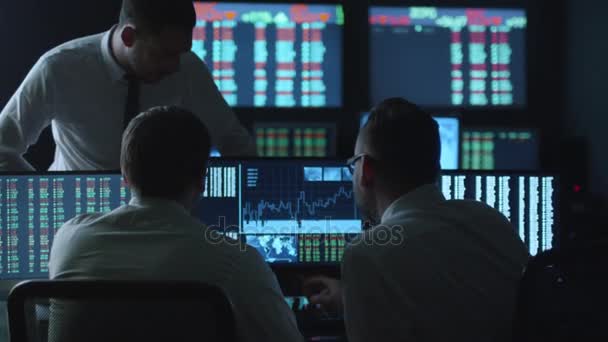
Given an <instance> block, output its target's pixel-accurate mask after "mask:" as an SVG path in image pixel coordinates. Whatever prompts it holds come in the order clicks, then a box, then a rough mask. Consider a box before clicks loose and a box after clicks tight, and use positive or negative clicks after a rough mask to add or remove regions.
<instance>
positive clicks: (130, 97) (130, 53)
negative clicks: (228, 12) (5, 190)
mask: <svg viewBox="0 0 608 342" xmlns="http://www.w3.org/2000/svg"><path fill="white" fill-rule="evenodd" d="M195 24H196V13H195V10H194V5H193V3H192V1H191V0H171V1H167V0H123V4H122V10H121V13H120V20H119V23H118V24H117V25H115V26H114V27H112V28H111V29H110V30H109V31H108V32H105V33H101V34H97V35H93V36H88V37H84V38H79V39H76V40H73V41H70V42H67V43H64V44H62V45H60V46H58V47H56V48H54V49H52V50H50V51H48V52H47V53H45V54H44V55H43V56H42V57H41V58H40V60H39V61H38V62H37V63H36V65H35V66H34V67H33V68H32V70H31V71H30V72H29V74H28V75H27V76H26V78H25V80H24V81H23V83H22V84H21V86H20V87H19V89H18V90H17V92H16V93H15V94H14V95H13V96H12V98H11V99H10V100H9V102H8V104H7V105H6V107H5V108H4V109H3V110H2V112H1V113H0V170H3V171H8V170H10V171H21V170H33V168H32V166H31V165H29V163H27V162H26V161H25V159H24V158H23V157H22V155H23V154H24V153H25V152H26V150H27V148H28V147H29V146H30V145H32V144H33V143H35V142H36V140H37V139H38V137H39V135H40V133H41V132H42V130H43V129H44V128H46V127H47V126H48V125H51V126H52V131H53V138H54V140H55V143H56V150H55V160H54V162H53V164H52V165H51V167H50V170H60V171H62V170H101V169H118V168H119V155H120V139H121V136H122V133H123V130H124V128H125V127H126V125H127V124H128V123H129V121H130V120H131V118H132V117H134V116H135V115H136V114H138V113H139V112H141V111H143V110H145V109H147V108H151V107H154V106H161V105H179V106H181V107H184V108H187V109H189V110H190V111H192V112H193V113H195V114H196V115H197V116H198V117H199V118H200V119H201V121H202V122H203V123H204V124H205V125H206V126H207V127H208V128H209V131H210V133H211V140H212V144H213V145H215V146H217V148H218V149H219V152H220V153H222V155H226V156H241V155H254V154H255V145H254V143H253V139H252V138H251V137H250V135H249V134H248V132H247V131H246V129H244V128H243V126H242V125H241V124H240V122H239V121H238V119H237V118H236V116H235V115H234V113H233V112H232V111H231V109H230V108H229V107H228V105H227V103H226V102H225V101H224V99H223V97H222V95H221V94H220V92H219V91H218V89H217V87H216V85H215V83H214V82H213V78H212V77H211V75H210V73H209V71H208V69H207V67H206V66H205V64H204V63H203V62H202V61H201V60H200V59H199V58H198V57H197V56H196V55H195V54H194V53H192V52H191V51H190V50H191V46H192V30H193V28H194V26H195ZM170 134H179V132H166V133H165V135H164V136H163V137H160V138H161V139H170Z"/></svg>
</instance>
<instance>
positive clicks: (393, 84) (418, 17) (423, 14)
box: [369, 7, 527, 107]
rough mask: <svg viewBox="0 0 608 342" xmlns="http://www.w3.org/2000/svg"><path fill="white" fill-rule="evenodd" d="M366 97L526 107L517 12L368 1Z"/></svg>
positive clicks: (522, 22)
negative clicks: (370, 3) (368, 88)
mask: <svg viewBox="0 0 608 342" xmlns="http://www.w3.org/2000/svg"><path fill="white" fill-rule="evenodd" d="M369 23H370V30H371V32H370V44H371V45H370V47H371V50H370V61H371V100H372V102H373V103H378V102H380V101H382V100H383V99H385V98H388V97H395V96H399V97H404V98H406V99H408V100H410V101H412V102H414V103H416V104H419V105H424V106H442V107H448V106H457V107H488V106H510V107H520V106H525V105H526V77H525V70H526V48H525V45H526V39H525V35H526V26H527V18H526V13H525V11H524V10H519V9H490V8H447V7H445V8H444V7H371V8H370V12H369Z"/></svg>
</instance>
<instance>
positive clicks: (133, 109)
mask: <svg viewBox="0 0 608 342" xmlns="http://www.w3.org/2000/svg"><path fill="white" fill-rule="evenodd" d="M125 79H126V80H127V81H129V90H128V91H127V104H126V105H125V115H124V118H123V129H124V128H127V125H129V122H131V120H132V119H133V118H134V117H136V116H137V114H139V80H138V79H137V78H135V77H130V76H125Z"/></svg>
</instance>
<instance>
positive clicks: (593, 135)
mask: <svg viewBox="0 0 608 342" xmlns="http://www.w3.org/2000/svg"><path fill="white" fill-rule="evenodd" d="M567 13H568V24H567V25H568V34H567V37H566V39H567V44H568V52H567V65H566V69H567V73H566V75H567V82H566V83H565V88H566V94H567V106H566V113H565V117H564V127H565V134H566V135H567V136H570V137H583V138H585V139H586V141H587V146H588V152H589V165H588V167H589V187H590V189H589V190H590V191H591V192H597V193H600V194H602V195H603V196H608V154H607V153H606V149H607V148H608V143H607V139H608V138H607V137H608V102H607V98H608V86H607V80H608V59H607V56H608V36H607V34H608V30H606V13H608V2H607V1H597V0H568V8H567Z"/></svg>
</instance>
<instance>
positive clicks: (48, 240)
mask: <svg viewBox="0 0 608 342" xmlns="http://www.w3.org/2000/svg"><path fill="white" fill-rule="evenodd" d="M443 173H444V174H443V176H442V178H441V181H440V186H441V189H442V191H443V193H444V194H445V195H446V197H447V198H448V199H450V198H466V199H472V200H479V201H483V202H486V203H488V204H489V205H491V206H493V207H495V208H497V209H498V210H500V211H501V212H502V213H503V214H505V216H507V217H508V218H509V219H510V220H511V222H512V223H513V226H514V229H515V230H516V231H517V232H518V233H519V235H520V237H521V238H522V240H524V241H525V242H526V244H527V245H528V246H529V248H530V253H531V254H532V255H534V254H536V253H537V252H539V251H542V250H545V249H548V248H551V247H552V246H553V244H554V238H553V234H554V232H555V231H557V230H558V219H557V215H556V211H557V208H558V199H559V198H558V196H557V195H558V194H557V190H558V188H559V187H558V183H557V179H556V178H555V177H552V176H540V175H534V174H529V173H528V174H524V173H509V174H503V173H488V172H481V171H477V172H472V171H470V172H466V173H464V172H460V171H444V172H443ZM205 185H206V190H205V192H204V193H202V194H201V201H200V205H199V206H198V207H197V208H195V210H194V211H193V215H194V216H196V217H198V218H199V219H200V220H201V221H202V222H204V223H206V224H207V225H208V226H209V227H210V228H211V229H213V230H214V231H217V232H220V233H222V234H220V235H225V236H227V237H230V238H234V239H238V240H239V241H240V242H241V243H245V242H246V243H249V244H250V245H251V246H253V247H255V248H256V249H257V250H258V251H259V252H260V253H261V255H262V256H263V257H264V259H265V260H266V261H267V262H269V263H278V264H287V263H289V264H301V265H320V264H331V265H337V264H338V263H339V262H340V261H341V259H342V254H343V252H344V248H345V246H346V245H347V244H348V242H349V241H350V240H351V239H352V238H353V237H355V236H356V235H357V234H358V233H360V232H361V229H362V220H361V218H360V217H359V212H358V210H357V208H356V205H355V201H354V194H353V190H352V179H351V175H350V171H349V170H348V168H347V167H345V166H344V164H343V162H341V161H331V160H329V161H328V160H315V159H313V160H310V159H273V160H268V159H266V160H264V159H251V160H244V161H235V160H225V159H219V158H218V159H216V158H214V159H212V160H211V162H210V165H209V169H208V173H207V177H206V179H205ZM130 197H131V194H130V192H129V191H128V189H127V188H126V186H125V184H124V182H123V181H122V177H121V175H120V174H118V173H113V174H72V173H69V174H61V173H50V174H44V175H35V174H30V175H3V176H0V279H7V278H14V279H28V278H45V277H48V260H49V251H50V247H51V245H52V242H53V237H54V234H55V233H56V231H57V230H58V229H59V228H60V227H61V226H62V224H63V223H64V222H65V221H67V220H69V219H70V218H71V217H73V216H75V215H78V214H79V213H91V212H108V211H110V210H112V209H114V208H116V207H118V206H120V205H122V204H125V203H128V202H129V200H130Z"/></svg>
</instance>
